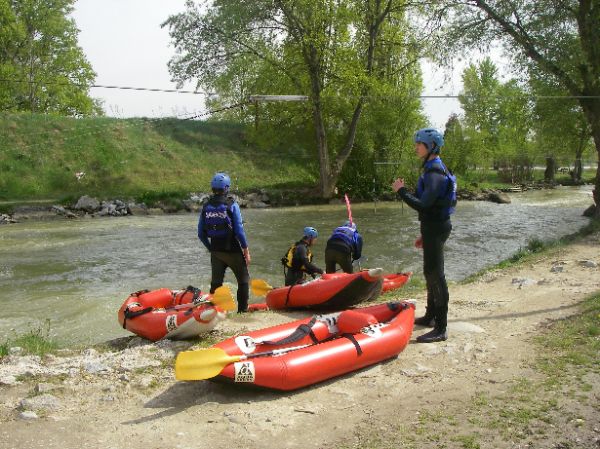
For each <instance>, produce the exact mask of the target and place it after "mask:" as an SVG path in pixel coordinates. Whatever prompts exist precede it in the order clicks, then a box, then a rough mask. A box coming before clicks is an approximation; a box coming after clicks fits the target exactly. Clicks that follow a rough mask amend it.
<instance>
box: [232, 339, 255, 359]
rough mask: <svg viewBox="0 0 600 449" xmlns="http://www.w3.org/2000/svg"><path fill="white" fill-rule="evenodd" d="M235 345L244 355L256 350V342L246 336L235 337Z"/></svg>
mask: <svg viewBox="0 0 600 449" xmlns="http://www.w3.org/2000/svg"><path fill="white" fill-rule="evenodd" d="M235 344H236V345H237V347H238V348H240V350H241V351H242V352H243V353H244V354H250V353H252V352H254V351H255V350H256V342H255V341H254V338H252V337H248V336H247V335H240V336H238V337H235Z"/></svg>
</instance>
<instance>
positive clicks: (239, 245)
mask: <svg viewBox="0 0 600 449" xmlns="http://www.w3.org/2000/svg"><path fill="white" fill-rule="evenodd" d="M210 185H211V188H212V191H213V195H211V197H210V198H209V199H208V201H207V202H206V204H204V206H203V207H202V211H201V212H200V218H199V220H198V238H199V239H200V241H201V242H202V243H203V244H204V246H205V247H206V249H208V251H210V265H211V269H212V278H211V281H210V292H211V293H214V292H215V290H216V289H217V288H218V287H220V286H222V285H223V278H224V277H225V270H227V268H228V267H229V268H230V269H231V271H233V274H234V275H235V278H236V280H237V284H238V290H237V303H238V313H243V312H246V311H247V310H248V296H249V280H250V276H249V274H248V264H249V263H250V260H251V259H250V250H249V249H248V243H247V241H246V234H245V232H244V226H243V221H242V214H241V212H240V206H239V205H238V204H237V203H236V202H235V200H234V199H233V197H231V196H228V195H227V193H228V192H229V187H230V185H231V179H230V178H229V176H228V175H226V174H225V173H217V174H215V176H214V177H213V179H212V181H211V183H210Z"/></svg>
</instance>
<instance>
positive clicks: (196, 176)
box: [0, 114, 317, 201]
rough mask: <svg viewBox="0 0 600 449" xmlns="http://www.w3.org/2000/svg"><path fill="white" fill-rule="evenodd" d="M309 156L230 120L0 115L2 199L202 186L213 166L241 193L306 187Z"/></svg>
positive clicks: (311, 178)
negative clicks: (259, 144)
mask: <svg viewBox="0 0 600 449" xmlns="http://www.w3.org/2000/svg"><path fill="white" fill-rule="evenodd" d="M309 161H310V158H308V157H307V155H306V154H302V153H300V154H298V152H295V151H290V149H289V148H285V149H278V148H256V147H253V146H252V145H250V144H249V143H248V141H247V139H246V137H245V133H244V129H243V127H242V125H239V124H233V123H224V122H202V121H193V120H180V119H139V118H135V119H117V118H107V117H94V118H68V117H58V116H49V115H35V114H34V115H32V114H0V173H1V174H2V176H0V200H4V201H6V200H11V201H14V200H17V201H18V200H32V199H35V200H39V199H53V200H54V199H60V198H75V197H77V196H79V195H82V194H89V195H96V196H100V197H115V196H133V197H143V196H144V195H151V196H152V195H156V194H177V193H184V192H190V191H199V190H206V189H207V187H208V183H209V181H210V178H211V177H212V175H213V174H214V173H215V172H216V171H218V170H227V171H228V172H229V173H230V174H231V176H232V180H233V181H234V184H235V185H234V189H240V190H244V191H246V190H251V189H255V188H267V189H282V188H290V187H304V186H312V185H314V183H315V182H316V176H317V170H316V168H315V167H310V164H309V163H308V162H309ZM78 174H79V176H78ZM82 174H83V175H82Z"/></svg>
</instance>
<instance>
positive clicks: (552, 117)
mask: <svg viewBox="0 0 600 449" xmlns="http://www.w3.org/2000/svg"><path fill="white" fill-rule="evenodd" d="M531 75H532V76H531V79H530V85H531V89H532V93H533V94H534V96H533V98H534V99H535V105H534V114H535V121H534V129H535V140H536V146H537V147H538V148H542V149H543V151H544V152H545V154H546V157H547V158H548V159H549V160H556V159H560V160H563V161H564V160H568V161H569V162H567V164H569V165H570V162H571V161H572V162H573V169H572V170H570V173H571V177H572V180H573V182H575V183H579V182H581V175H582V162H581V160H582V157H583V155H584V154H585V153H587V154H592V149H593V144H592V139H591V132H590V126H589V123H588V122H587V120H586V118H585V115H584V114H583V111H582V110H581V106H580V105H579V103H578V102H577V100H576V99H567V98H561V97H565V96H566V95H567V94H568V93H566V92H565V91H564V89H561V88H560V86H558V85H556V83H555V82H554V79H553V78H551V77H548V76H547V75H546V74H544V73H537V71H535V68H532V70H531ZM561 165H564V163H563V164H561ZM552 175H553V174H552Z"/></svg>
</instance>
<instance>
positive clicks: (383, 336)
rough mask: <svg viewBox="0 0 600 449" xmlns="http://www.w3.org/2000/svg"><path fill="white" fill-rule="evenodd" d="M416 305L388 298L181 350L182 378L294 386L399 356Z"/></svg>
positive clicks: (178, 369)
mask: <svg viewBox="0 0 600 449" xmlns="http://www.w3.org/2000/svg"><path fill="white" fill-rule="evenodd" d="M414 310H415V306H414V304H412V303H409V302H401V303H400V302H392V303H383V304H378V305H374V306H370V307H364V308H359V309H351V310H345V311H342V312H336V313H331V314H326V315H316V316H314V317H312V318H306V319H302V320H297V321H293V322H290V323H287V324H282V325H278V326H274V327H270V328H267V329H262V330H257V331H254V332H250V333H247V334H245V335H241V336H238V337H235V338H230V339H228V340H225V341H223V342H221V343H218V344H216V345H214V346H213V347H212V348H208V349H200V350H197V351H185V352H181V353H179V355H178V357H177V360H176V363H175V375H176V377H177V379H179V380H201V379H208V378H214V379H215V380H222V381H227V382H233V383H239V384H244V385H255V386H260V387H265V388H270V389H275V390H295V389H298V388H302V387H305V386H307V385H312V384H315V383H317V382H321V381H324V380H326V379H330V378H332V377H336V376H340V375H342V374H345V373H349V372H351V371H355V370H358V369H360V368H363V367H366V366H369V365H372V364H375V363H378V362H381V361H383V360H386V359H390V358H392V357H395V356H397V355H398V354H399V353H400V352H401V351H402V350H403V349H404V348H405V347H406V345H407V344H408V341H409V340H410V336H411V334H412V329H413V321H414Z"/></svg>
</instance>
